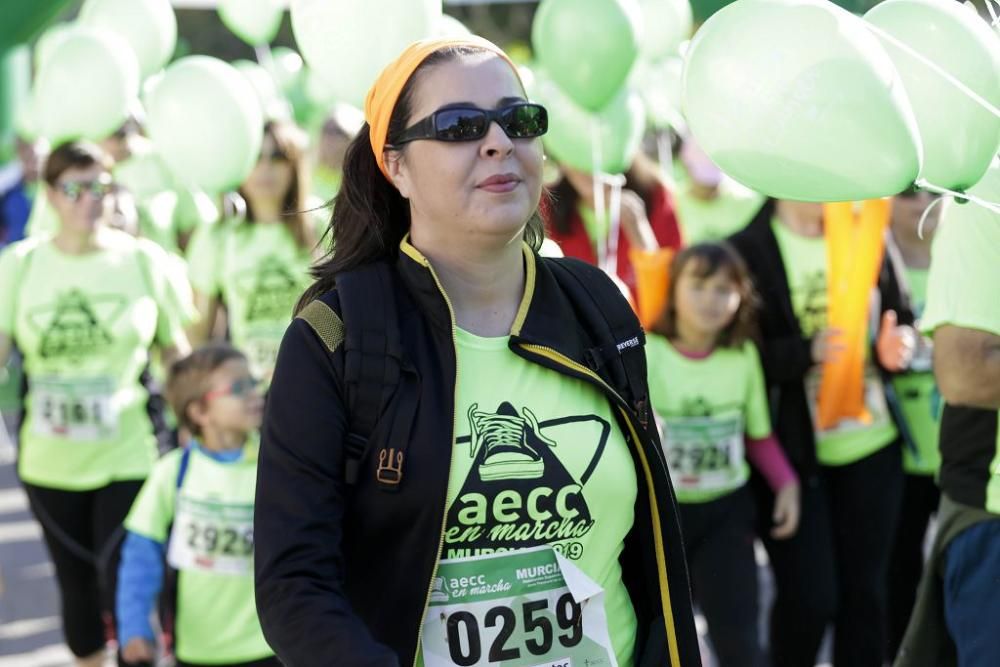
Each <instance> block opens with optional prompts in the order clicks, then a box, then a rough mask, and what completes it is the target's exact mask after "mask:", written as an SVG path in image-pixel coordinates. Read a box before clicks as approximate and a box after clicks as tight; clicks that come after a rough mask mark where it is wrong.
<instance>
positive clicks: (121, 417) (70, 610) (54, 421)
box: [0, 142, 188, 665]
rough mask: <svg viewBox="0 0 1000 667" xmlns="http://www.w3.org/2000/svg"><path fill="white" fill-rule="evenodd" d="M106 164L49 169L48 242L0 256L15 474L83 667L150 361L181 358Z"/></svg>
mask: <svg viewBox="0 0 1000 667" xmlns="http://www.w3.org/2000/svg"><path fill="white" fill-rule="evenodd" d="M110 164H111V163H110V159H109V158H108V157H107V155H106V154H105V153H104V152H103V151H101V149H100V148H98V147H97V146H94V145H91V144H87V143H82V142H73V143H67V144H64V145H62V146H60V147H58V148H56V149H55V150H54V151H53V152H52V154H51V155H50V156H49V159H48V161H47V162H46V164H45V171H44V180H45V184H46V195H47V197H48V200H49V203H50V205H51V207H52V209H53V210H54V211H55V212H56V213H57V215H58V218H59V229H58V231H57V232H56V234H55V235H54V236H52V237H48V236H43V237H39V238H32V239H28V240H25V241H21V242H18V243H15V244H13V245H11V246H9V247H8V248H6V249H5V250H4V252H3V254H2V255H0V365H2V364H3V363H4V361H5V360H6V359H7V356H8V354H9V353H10V350H11V347H12V345H13V344H14V343H15V342H16V343H17V347H18V348H19V349H20V350H21V352H22V353H23V355H24V369H25V373H26V375H27V380H28V381H27V393H26V395H25V397H24V422H23V424H22V427H21V432H20V455H19V457H18V474H19V476H20V478H21V480H22V482H23V483H24V488H25V490H26V491H27V493H28V499H29V501H30V504H31V508H32V510H33V512H34V514H35V517H36V518H37V519H38V521H39V523H40V524H41V526H42V531H43V533H44V536H45V542H46V544H47V545H48V548H49V554H50V555H51V557H52V562H53V563H54V565H55V570H56V578H57V581H58V583H59V588H60V592H61V596H62V614H63V631H64V634H65V636H66V642H67V644H68V645H69V648H70V650H71V651H72V652H73V654H74V655H75V656H76V658H77V664H78V665H103V664H104V657H105V655H104V647H105V640H106V628H109V627H113V626H111V625H109V624H110V622H111V612H112V610H113V609H114V588H115V572H116V570H117V563H116V561H117V557H118V550H119V546H120V543H121V538H122V534H123V533H122V529H121V524H122V520H123V519H124V518H125V515H126V514H127V512H128V510H129V507H130V506H131V504H132V500H133V498H134V497H135V495H136V493H137V492H138V491H139V488H140V487H141V486H142V482H143V480H144V479H145V478H146V476H147V475H148V474H149V472H150V470H151V469H152V465H153V462H154V461H155V460H156V454H157V451H156V441H155V437H154V428H153V423H152V419H151V417H152V415H151V413H150V412H149V411H148V402H149V398H150V392H149V390H148V389H147V386H146V384H147V382H148V377H149V376H148V372H147V367H148V364H149V361H150V349H151V348H153V347H157V348H159V349H160V351H161V352H162V354H163V356H164V358H165V359H168V360H169V359H171V358H173V357H174V356H176V355H177V354H178V353H180V354H184V353H186V352H187V350H188V343H187V338H186V337H185V334H184V331H183V328H182V326H181V322H180V319H181V314H180V313H179V312H178V308H177V303H178V301H177V296H176V294H174V293H172V291H171V290H172V289H173V288H172V287H171V282H170V280H169V278H168V275H167V271H168V270H169V269H168V268H167V267H168V266H169V265H168V263H167V258H166V255H165V253H164V252H163V251H162V250H160V249H159V247H157V246H155V245H154V244H153V243H151V242H149V241H143V240H139V239H135V238H133V237H131V236H129V235H128V234H126V233H124V232H121V231H117V230H114V229H111V228H110V227H109V226H108V220H109V218H110V216H111V209H112V196H111V195H112V188H113V183H112V181H111V174H110V172H109V167H110Z"/></svg>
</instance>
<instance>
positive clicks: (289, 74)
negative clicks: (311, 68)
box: [271, 46, 304, 96]
mask: <svg viewBox="0 0 1000 667" xmlns="http://www.w3.org/2000/svg"><path fill="white" fill-rule="evenodd" d="M271 62H272V68H273V69H272V72H271V74H272V76H274V81H275V83H277V84H278V88H279V90H281V92H282V94H283V95H285V96H288V95H289V94H290V93H291V91H292V90H294V89H295V86H296V83H297V80H298V78H299V77H300V76H301V75H302V69H303V67H304V65H303V62H302V56H300V55H299V54H298V53H296V52H295V51H293V50H292V49H290V48H288V47H286V46H277V47H275V48H273V49H271Z"/></svg>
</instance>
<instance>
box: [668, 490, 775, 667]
mask: <svg viewBox="0 0 1000 667" xmlns="http://www.w3.org/2000/svg"><path fill="white" fill-rule="evenodd" d="M680 517H681V528H682V530H683V531H684V551H685V554H686V556H687V561H688V568H689V570H690V572H691V585H692V587H693V589H694V599H695V601H696V602H697V603H698V605H699V606H700V607H701V610H702V613H704V614H705V619H706V620H707V621H708V635H709V638H710V639H711V641H712V647H713V648H714V649H715V655H716V657H717V658H718V663H719V665H720V667H758V666H759V665H761V664H762V661H761V657H762V654H761V648H760V640H759V638H758V636H757V562H756V559H755V558H754V551H753V543H754V537H755V536H754V501H753V496H752V494H751V493H750V491H749V489H748V488H747V487H743V488H742V489H740V490H739V491H735V492H733V493H731V494H729V495H727V496H723V497H722V498H719V499H717V500H713V501H710V502H707V503H682V504H681V505H680Z"/></svg>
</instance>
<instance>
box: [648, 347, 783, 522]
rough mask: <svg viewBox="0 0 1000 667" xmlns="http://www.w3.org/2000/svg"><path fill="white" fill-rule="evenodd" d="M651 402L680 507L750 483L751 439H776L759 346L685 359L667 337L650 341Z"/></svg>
mask: <svg viewBox="0 0 1000 667" xmlns="http://www.w3.org/2000/svg"><path fill="white" fill-rule="evenodd" d="M646 359H647V365H648V368H649V398H650V403H651V405H652V407H653V411H654V412H655V413H656V418H657V422H658V424H659V426H660V433H661V434H662V441H663V450H664V453H665V454H666V457H667V464H668V465H669V467H670V478H671V480H672V481H673V483H674V490H675V491H676V493H677V500H678V501H679V502H682V503H702V502H707V501H710V500H715V499H716V498H720V497H722V496H724V495H726V494H728V493H732V492H733V491H736V490H737V489H739V488H741V487H742V486H743V485H744V484H746V481H747V479H748V478H749V476H750V467H749V466H748V465H747V461H746V456H745V453H744V436H749V437H750V438H754V439H760V438H766V437H767V436H769V435H770V434H771V418H770V415H769V414H768V406H767V393H766V389H765V388H764V373H763V371H762V370H761V364H760V357H759V356H758V354H757V348H755V347H754V345H753V343H750V342H746V343H744V345H743V347H742V348H740V349H735V348H719V349H716V350H715V351H713V352H712V353H711V354H710V355H709V356H707V357H705V358H704V359H692V358H689V357H686V356H684V355H683V354H681V353H680V352H678V351H677V349H676V348H675V347H674V346H673V345H672V344H671V343H670V341H669V340H667V339H666V338H664V337H663V336H649V337H648V338H647V339H646Z"/></svg>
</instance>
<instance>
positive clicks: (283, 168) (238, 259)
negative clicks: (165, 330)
mask: <svg viewBox="0 0 1000 667" xmlns="http://www.w3.org/2000/svg"><path fill="white" fill-rule="evenodd" d="M308 192H309V180H308V176H307V173H306V155H305V137H304V136H303V135H302V132H301V131H300V130H299V129H298V128H297V127H296V126H295V125H293V124H291V123H289V122H285V121H274V120H272V121H268V122H267V123H266V124H265V126H264V139H263V142H262V143H261V151H260V157H259V158H258V160H257V164H256V165H255V166H254V168H253V171H251V172H250V175H249V176H248V177H247V179H246V181H245V182H244V183H243V185H242V186H241V187H240V189H239V194H240V197H241V198H242V202H241V203H245V209H244V210H243V211H241V212H239V214H237V215H235V216H233V217H231V218H229V219H227V220H225V221H223V222H222V223H221V224H217V225H209V226H203V227H201V228H199V229H198V231H196V232H195V234H194V236H193V237H192V239H191V244H190V245H189V247H188V266H189V271H190V279H191V285H192V286H193V287H194V290H195V303H196V304H197V307H198V310H199V311H200V313H201V315H202V317H201V321H200V325H199V326H197V327H196V328H195V329H194V330H193V331H192V336H191V337H192V340H193V342H195V343H197V344H200V343H203V342H205V341H206V340H208V339H210V338H212V336H213V331H219V330H220V329H221V330H223V331H224V330H226V329H228V332H229V336H230V338H231V339H232V343H233V345H235V346H236V347H237V348H239V349H240V350H241V351H243V352H244V353H245V354H246V355H247V357H248V358H249V360H250V368H251V370H252V371H253V373H254V376H255V377H258V378H261V379H262V380H263V381H264V382H265V383H267V382H268V381H269V380H270V378H271V372H272V370H273V369H274V359H275V356H276V355H277V353H278V344H279V343H280V342H281V335H282V334H283V333H284V331H285V327H286V326H288V320H289V319H290V318H291V316H292V309H293V307H294V306H295V301H296V300H297V299H298V297H299V296H300V295H301V294H302V290H304V289H305V288H306V286H307V285H308V284H309V266H310V265H311V263H312V251H313V249H314V248H315V247H316V242H317V240H318V238H317V237H318V234H317V231H316V227H317V224H316V220H315V218H313V217H310V215H309V214H308V213H307V212H305V209H307V208H308V206H307V201H306V198H307V195H308ZM223 309H224V312H225V324H226V325H227V326H226V327H218V326H216V325H217V324H218V322H217V320H218V315H219V313H220V311H221V310H223Z"/></svg>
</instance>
